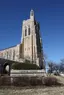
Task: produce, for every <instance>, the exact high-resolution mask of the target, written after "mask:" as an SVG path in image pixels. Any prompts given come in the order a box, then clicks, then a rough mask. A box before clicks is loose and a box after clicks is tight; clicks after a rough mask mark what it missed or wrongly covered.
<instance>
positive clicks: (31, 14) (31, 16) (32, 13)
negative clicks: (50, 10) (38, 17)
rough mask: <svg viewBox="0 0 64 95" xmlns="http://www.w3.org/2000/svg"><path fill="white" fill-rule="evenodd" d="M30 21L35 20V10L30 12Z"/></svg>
mask: <svg viewBox="0 0 64 95" xmlns="http://www.w3.org/2000/svg"><path fill="white" fill-rule="evenodd" d="M30 19H31V20H34V11H33V10H31V11H30Z"/></svg>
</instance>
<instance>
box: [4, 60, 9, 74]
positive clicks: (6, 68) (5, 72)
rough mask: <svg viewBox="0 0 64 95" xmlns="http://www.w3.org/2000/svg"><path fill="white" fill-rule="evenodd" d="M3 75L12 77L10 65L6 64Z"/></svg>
mask: <svg viewBox="0 0 64 95" xmlns="http://www.w3.org/2000/svg"><path fill="white" fill-rule="evenodd" d="M3 74H7V75H10V63H9V62H5V63H4V65H3Z"/></svg>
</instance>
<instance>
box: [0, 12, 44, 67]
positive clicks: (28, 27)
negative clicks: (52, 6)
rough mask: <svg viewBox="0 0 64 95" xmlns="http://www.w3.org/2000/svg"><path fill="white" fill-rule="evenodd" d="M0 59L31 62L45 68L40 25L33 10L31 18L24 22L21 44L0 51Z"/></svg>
mask: <svg viewBox="0 0 64 95" xmlns="http://www.w3.org/2000/svg"><path fill="white" fill-rule="evenodd" d="M0 58H3V59H8V60H13V61H18V62H24V61H25V60H29V61H30V62H31V63H32V64H36V65H38V66H40V67H41V68H43V66H44V62H43V61H44V58H43V49H42V40H41V37H40V25H39V23H38V22H37V21H36V19H35V16H34V11H33V10H31V11H30V18H29V19H27V20H23V23H22V37H21V43H20V44H17V45H16V46H13V47H9V48H6V49H3V50H0Z"/></svg>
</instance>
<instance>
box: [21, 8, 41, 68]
mask: <svg viewBox="0 0 64 95" xmlns="http://www.w3.org/2000/svg"><path fill="white" fill-rule="evenodd" d="M21 43H23V55H24V59H27V60H30V61H31V62H32V63H33V64H37V65H38V66H40V67H42V66H43V61H42V59H41V58H42V51H41V41H40V25H39V23H38V22H37V21H36V20H35V16H34V11H33V10H31V11H30V18H29V19H27V20H24V21H23V23H22V42H21Z"/></svg>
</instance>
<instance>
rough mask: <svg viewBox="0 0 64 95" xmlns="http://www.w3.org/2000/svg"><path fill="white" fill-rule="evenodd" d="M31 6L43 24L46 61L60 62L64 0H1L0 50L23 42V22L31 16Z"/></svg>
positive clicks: (62, 49)
mask: <svg viewBox="0 0 64 95" xmlns="http://www.w3.org/2000/svg"><path fill="white" fill-rule="evenodd" d="M31 9H33V10H34V13H35V19H36V20H37V21H38V22H39V23H40V33H41V37H42V43H43V51H44V54H45V55H46V56H47V60H51V61H54V62H57V63H58V62H60V60H61V59H63V58H64V1H63V0H0V50H1V49H4V48H7V47H10V46H14V45H16V44H19V43H20V41H21V32H22V21H23V20H26V19H29V17H30V10H31Z"/></svg>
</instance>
